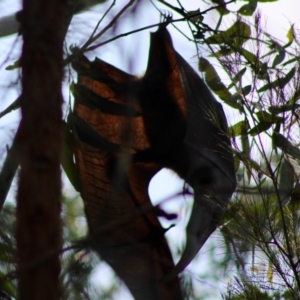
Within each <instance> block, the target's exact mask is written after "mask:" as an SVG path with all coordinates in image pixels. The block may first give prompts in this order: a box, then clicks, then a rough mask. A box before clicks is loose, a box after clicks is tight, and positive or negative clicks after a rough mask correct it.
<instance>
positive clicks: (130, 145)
mask: <svg viewBox="0 0 300 300" xmlns="http://www.w3.org/2000/svg"><path fill="white" fill-rule="evenodd" d="M73 67H74V69H75V70H76V71H77V72H78V83H77V84H76V85H74V86H73V93H74V97H75V105H74V113H73V115H72V123H73V132H74V137H75V144H74V149H75V156H76V164H77V168H78V172H79V176H80V179H81V186H82V189H81V190H82V193H81V194H82V198H83V199H84V202H85V210H86V215H87V219H88V223H89V228H90V234H91V240H92V246H93V247H94V248H95V249H96V251H97V252H98V253H99V254H100V256H101V257H102V258H103V259H104V260H106V261H107V263H108V264H110V265H111V267H112V268H113V269H114V270H115V271H116V273H117V274H118V275H119V276H120V278H122V280H124V282H125V283H126V285H127V286H128V288H129V289H130V291H131V293H132V294H133V296H134V297H135V299H143V300H144V299H145V300H146V299H182V298H183V296H182V293H181V291H180V283H179V279H178V277H177V275H178V273H179V272H181V271H182V270H183V269H184V268H185V267H186V266H187V265H188V264H189V263H190V261H191V260H192V259H193V258H194V256H195V255H196V254H197V252H198V251H199V250H200V248H201V247H202V245H203V244H204V243H205V241H206V240H207V238H208V237H209V236H210V235H211V233H212V232H213V231H214V230H215V228H216V225H217V222H218V221H219V219H220V218H221V216H222V214H223V211H224V210H225V208H226V205H227V203H228V201H229V198H230V197H231V195H232V193H233V191H234V189H235V186H236V182H235V174H234V167H233V157H232V152H231V146H230V139H229V137H228V135H227V122H226V118H225V115H224V113H223V109H222V106H221V105H220V104H219V103H218V102H217V101H216V100H215V99H214V97H213V95H212V94H211V92H210V91H209V89H208V88H207V86H206V85H205V84H204V82H203V81H202V80H201V78H200V77H199V76H198V75H197V73H196V72H195V71H194V70H193V69H192V68H191V67H190V66H189V65H188V64H187V63H186V62H185V61H184V59H183V58H182V57H181V56H180V55H179V54H178V53H177V52H176V51H175V50H174V48H173V45H172V41H171V38H170V35H169V33H168V32H167V30H166V29H165V28H163V27H161V28H160V29H159V30H158V31H157V32H155V33H153V34H152V37H151V47H150V53H149V62H148V67H147V71H146V74H145V76H144V77H143V78H142V79H137V78H135V77H134V76H131V75H129V74H127V73H125V72H122V71H121V70H118V69H117V68H115V67H113V66H111V65H109V64H107V63H105V62H103V61H101V60H99V59H95V61H94V62H89V61H88V60H87V59H86V58H84V57H80V58H79V59H78V61H75V62H73ZM164 167H167V168H170V169H172V170H174V171H175V172H176V173H177V174H178V175H179V176H180V177H182V178H183V179H185V180H186V182H187V183H189V184H190V185H191V186H192V187H193V189H194V193H195V201H194V206H193V211H192V215H191V219H190V221H189V224H188V227H187V245H186V248H185V251H184V253H183V256H182V258H181V260H180V261H179V263H178V264H177V265H176V266H175V268H174V263H173V260H172V257H171V254H170V251H169V247H168V245H167V243H166V240H165V238H164V232H165V230H164V229H163V228H162V227H161V225H160V223H159V221H158V218H157V215H156V212H157V210H155V209H154V208H153V206H152V204H151V201H150V199H149V196H148V184H149V182H150V180H151V178H152V177H153V176H154V175H155V174H156V173H157V172H158V171H159V170H160V169H161V168H164Z"/></svg>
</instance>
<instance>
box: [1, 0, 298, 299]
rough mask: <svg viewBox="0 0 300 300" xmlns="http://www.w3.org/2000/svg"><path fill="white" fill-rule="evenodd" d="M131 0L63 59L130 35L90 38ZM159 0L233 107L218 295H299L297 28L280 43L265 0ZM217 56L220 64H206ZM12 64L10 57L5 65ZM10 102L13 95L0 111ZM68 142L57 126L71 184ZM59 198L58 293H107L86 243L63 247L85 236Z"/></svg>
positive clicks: (11, 291)
mask: <svg viewBox="0 0 300 300" xmlns="http://www.w3.org/2000/svg"><path fill="white" fill-rule="evenodd" d="M133 2H134V1H131V2H129V4H128V5H127V6H125V7H124V9H123V10H121V11H120V13H119V14H118V15H116V17H115V18H113V19H112V20H111V22H110V23H109V24H108V25H107V26H106V27H104V28H103V29H102V30H100V31H99V30H98V26H99V24H100V23H101V21H102V20H100V21H99V23H98V24H97V25H96V26H95V30H94V31H93V33H92V34H91V36H90V37H89V38H86V42H85V43H84V44H83V46H81V47H73V48H72V53H71V54H70V55H69V56H68V57H67V58H66V63H68V62H70V61H71V60H72V59H76V55H78V54H80V53H85V52H88V51H92V50H95V49H98V48H99V47H100V46H101V45H104V44H106V43H108V42H111V41H113V40H115V39H117V38H120V37H121V36H124V35H127V34H130V33H126V34H123V35H119V36H114V37H112V38H109V39H107V40H105V41H104V42H103V41H101V43H100V42H99V41H98V40H99V38H101V37H103V36H104V34H105V33H106V32H107V31H108V29H110V28H111V27H113V26H114V25H115V23H116V21H117V20H118V19H119V18H120V16H121V15H122V14H123V13H124V12H125V11H126V10H127V9H129V7H130V6H131V4H133ZM158 2H160V3H161V4H163V5H165V7H167V8H168V9H171V10H172V11H173V12H174V13H177V14H179V15H180V18H178V19H176V18H174V17H170V16H166V13H164V11H162V14H164V15H165V17H166V18H165V23H171V24H172V25H174V26H176V25H177V24H178V22H179V21H178V20H181V21H182V20H185V21H186V22H187V23H188V25H189V28H190V29H191V36H192V38H191V39H190V40H193V41H194V43H195V45H196V46H197V51H198V54H199V53H200V52H202V53H207V51H208V52H209V55H208V56H207V57H202V56H201V55H199V64H198V66H199V71H201V72H202V73H203V75H204V78H205V81H206V83H207V85H208V86H209V87H210V89H211V90H212V91H213V92H214V93H215V95H216V96H217V97H218V98H219V99H220V100H221V102H222V103H223V104H225V105H227V106H228V107H230V108H231V109H232V111H233V114H234V115H235V119H236V122H235V123H234V124H232V125H231V126H230V128H229V132H230V135H231V137H232V143H233V148H234V154H235V166H236V171H237V175H238V176H237V177H238V179H239V182H238V184H239V185H238V188H237V191H236V193H235V196H234V197H233V199H232V201H231V203H230V206H229V208H228V211H227V212H226V214H225V216H224V218H223V220H222V222H221V224H220V225H219V228H220V234H221V236H222V238H223V249H224V255H223V259H222V260H219V261H217V262H216V261H212V263H214V264H215V267H216V268H219V269H222V270H225V269H227V270H228V269H229V268H230V266H234V267H235V275H236V276H235V277H234V280H232V281H231V282H230V284H229V285H228V290H227V292H226V293H225V294H224V295H223V299H226V300H239V299H299V298H300V295H299V290H300V275H299V261H300V251H299V249H300V248H299V238H298V237H299V226H300V224H299V205H300V196H299V195H300V183H299V176H300V169H299V160H300V150H299V144H300V141H299V140H300V139H299V138H300V136H299V132H300V131H299V125H300V121H299V107H300V103H299V99H300V80H299V79H300V72H299V70H300V69H299V63H298V62H299V60H300V57H299V39H298V36H297V33H296V30H295V28H294V26H293V25H291V27H290V28H289V30H288V31H287V33H286V41H285V42H284V43H283V42H281V41H278V40H277V39H276V38H274V37H273V36H271V35H270V34H269V33H267V32H264V31H263V28H262V24H261V23H262V22H261V15H260V14H259V12H258V11H257V5H258V2H272V1H271V0H270V1H263V0H262V1H256V0H249V1H243V2H242V1H237V3H238V5H239V7H238V9H236V10H235V12H233V11H232V10H231V9H230V4H225V1H223V0H211V1H210V2H211V3H210V4H211V8H209V9H208V10H207V11H201V10H197V11H187V10H186V9H185V8H184V6H185V1H181V3H180V2H179V4H178V6H172V5H170V4H168V3H167V2H165V1H158ZM230 2H232V1H230ZM110 9H111V7H110V8H109V10H110ZM210 10H217V11H218V14H219V20H218V21H217V22H216V26H215V28H211V27H210V26H209V25H208V24H207V23H206V13H208V12H209V11H210ZM105 15H106V14H105ZM229 15H231V16H232V15H234V16H235V17H236V20H235V22H233V24H230V25H229V26H227V29H224V30H223V29H222V30H221V29H220V28H223V27H225V25H224V24H226V23H225V22H224V21H223V20H224V18H225V17H226V16H229ZM97 43H98V44H97ZM216 64H218V65H219V66H220V67H219V68H215V67H214V66H215V65H216ZM18 67H19V64H18V61H16V62H15V63H14V64H13V65H11V66H8V67H7V70H13V69H15V68H18ZM224 78H225V79H224ZM225 82H229V84H226V83H225ZM18 107H19V106H18V105H16V104H15V103H14V104H13V106H11V109H8V110H6V111H5V114H6V113H8V112H10V111H11V110H13V109H16V108H18ZM2 116H4V114H1V117H2ZM65 126H67V123H66V124H65ZM70 143H71V142H70V138H69V136H68V130H66V134H65V144H64V152H63V167H64V169H65V172H66V174H67V176H68V178H69V179H70V181H71V182H72V184H73V185H74V187H75V189H76V190H77V191H78V190H80V186H79V184H78V179H77V177H76V171H75V169H74V166H73V165H72V159H73V157H72V153H71V152H70ZM63 205H64V206H63V212H64V214H63V223H64V229H63V230H64V247H65V248H67V249H66V250H65V251H64V252H63V254H62V265H63V269H62V272H61V280H62V283H63V286H64V288H63V296H62V298H63V299H96V298H100V296H101V299H112V298H113V296H114V295H115V292H116V291H117V290H118V286H117V285H116V284H112V285H111V286H110V287H109V288H108V289H107V290H104V289H99V288H98V289H96V288H95V287H94V286H93V285H92V284H91V283H90V277H91V274H92V271H93V269H94V268H95V266H96V264H98V261H97V259H96V258H95V256H94V255H93V254H92V253H90V252H89V251H88V250H87V249H86V248H83V247H79V246H78V244H76V243H75V245H74V246H72V245H73V244H74V241H75V240H78V239H79V238H81V237H82V236H83V235H84V234H83V233H82V232H80V230H81V229H79V227H80V226H79V225H78V223H77V221H76V220H78V218H79V217H81V215H82V209H78V210H77V208H78V199H77V198H73V199H72V198H68V197H66V198H65V199H64V201H63ZM13 211H14V208H13V207H12V206H11V205H10V204H7V205H6V206H4V208H3V210H2V214H1V218H0V224H1V231H0V268H1V272H0V276H1V285H0V289H1V291H2V292H3V293H5V295H7V297H8V298H7V299H10V298H9V297H11V298H15V297H16V292H15V286H16V274H15V273H14V270H15V260H14V252H15V244H14V239H13V235H14V224H15V217H14V214H13ZM78 232H80V234H78ZM68 247H69V248H70V249H69V248H68ZM196 276H197V274H196ZM193 277H195V276H192V278H187V280H186V281H185V283H184V284H185V285H186V288H185V289H186V290H187V291H189V298H190V299H196V298H197V297H200V296H199V295H196V294H195V293H194V292H193V286H194V285H195V281H194V280H193ZM70 297H71V298H70Z"/></svg>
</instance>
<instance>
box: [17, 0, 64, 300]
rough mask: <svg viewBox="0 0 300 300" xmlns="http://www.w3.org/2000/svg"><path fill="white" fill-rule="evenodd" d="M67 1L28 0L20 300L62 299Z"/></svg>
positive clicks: (19, 199) (19, 231) (19, 234)
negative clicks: (63, 128)
mask: <svg viewBox="0 0 300 300" xmlns="http://www.w3.org/2000/svg"><path fill="white" fill-rule="evenodd" d="M65 9H66V6H65V1H61V0H49V1H34V2H33V1H30V0H23V11H22V14H21V24H22V30H21V31H22V34H23V39H24V43H23V49H22V56H21V66H22V99H21V111H22V120H21V124H20V128H19V131H18V135H17V143H18V149H19V151H20V166H21V170H20V181H19V189H18V195H17V228H16V242H17V260H18V270H19V274H20V277H19V282H18V299H20V300H22V299H30V300H34V299H48V300H52V299H59V297H60V283H59V273H60V260H59V249H60V247H61V222H60V200H61V172H60V156H61V144H62V122H61V118H62V112H61V105H62V93H61V82H62V78H63V40H64V31H65V30H64V28H65V24H66V22H67V21H66V19H67V15H66V13H65V11H66V10H65Z"/></svg>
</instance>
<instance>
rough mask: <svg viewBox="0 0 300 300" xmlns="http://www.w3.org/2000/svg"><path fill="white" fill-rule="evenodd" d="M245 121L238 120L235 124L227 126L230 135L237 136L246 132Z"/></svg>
mask: <svg viewBox="0 0 300 300" xmlns="http://www.w3.org/2000/svg"><path fill="white" fill-rule="evenodd" d="M247 127H248V125H247V123H246V121H245V120H243V121H240V122H237V123H236V124H234V125H232V126H230V127H229V128H228V130H229V132H230V134H231V137H235V136H239V135H241V134H243V132H246V131H247Z"/></svg>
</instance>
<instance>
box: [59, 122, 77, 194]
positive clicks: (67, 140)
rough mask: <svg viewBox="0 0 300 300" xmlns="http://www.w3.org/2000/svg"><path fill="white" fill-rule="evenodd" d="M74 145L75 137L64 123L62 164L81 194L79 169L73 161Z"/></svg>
mask: <svg viewBox="0 0 300 300" xmlns="http://www.w3.org/2000/svg"><path fill="white" fill-rule="evenodd" d="M72 145H73V137H72V135H71V132H70V129H69V126H68V125H67V123H65V122H63V147H62V158H61V163H62V166H63V169H64V171H65V173H66V175H67V177H68V178H69V180H70V182H71V184H72V185H73V187H74V188H75V190H76V191H77V192H80V190H81V186H80V180H79V177H78V172H77V169H76V167H75V164H74V161H73V157H74V154H73V147H72Z"/></svg>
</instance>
